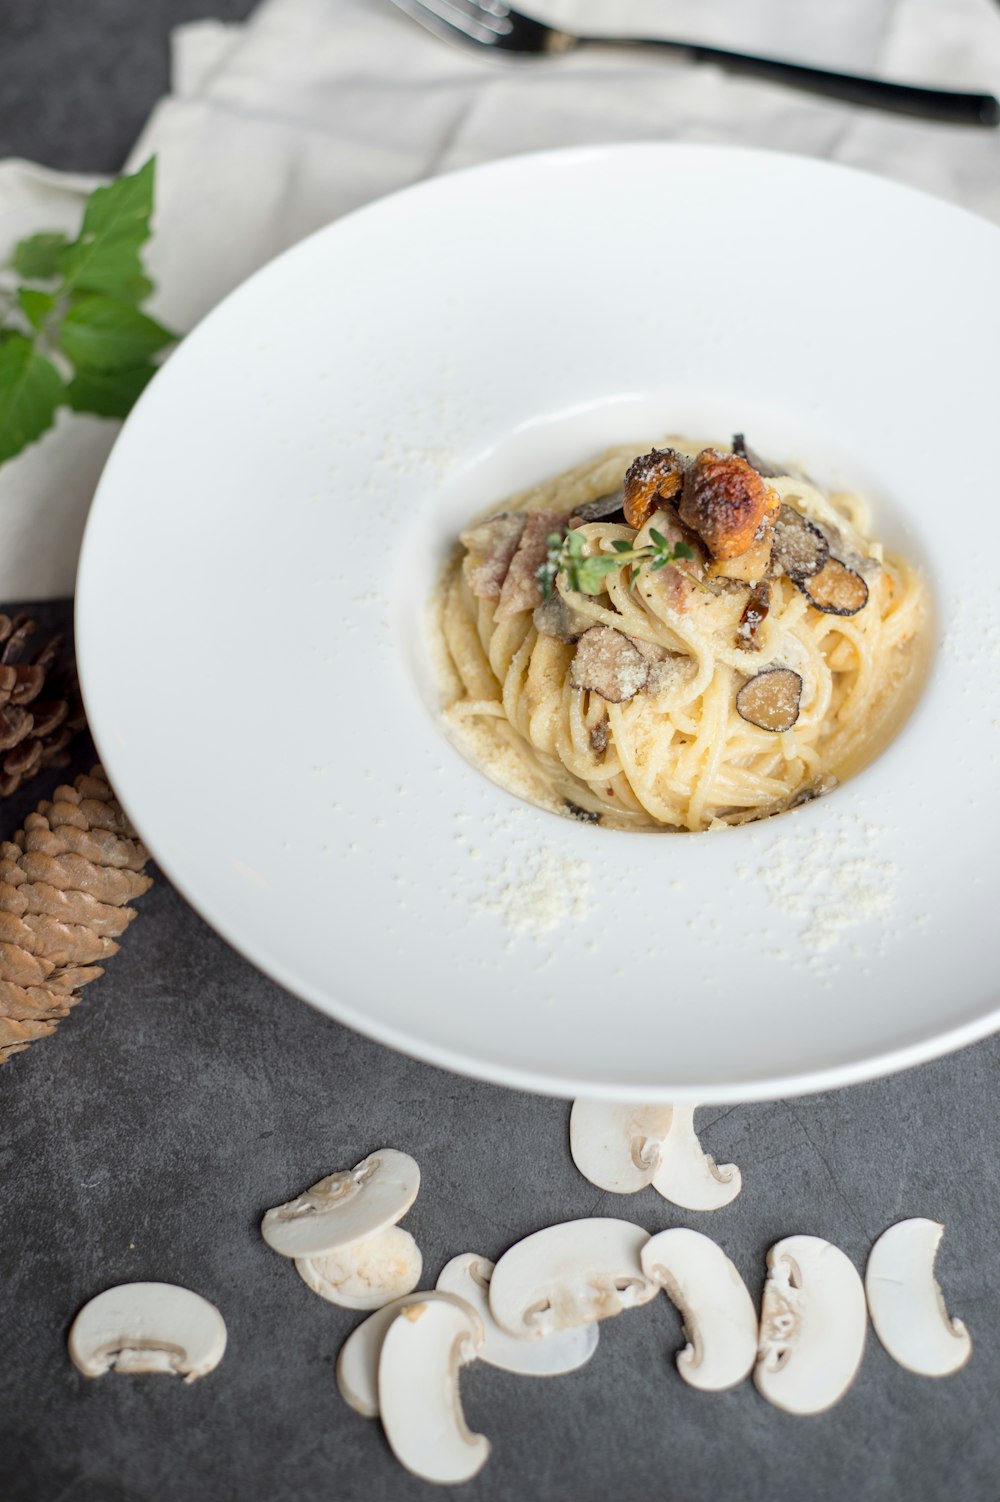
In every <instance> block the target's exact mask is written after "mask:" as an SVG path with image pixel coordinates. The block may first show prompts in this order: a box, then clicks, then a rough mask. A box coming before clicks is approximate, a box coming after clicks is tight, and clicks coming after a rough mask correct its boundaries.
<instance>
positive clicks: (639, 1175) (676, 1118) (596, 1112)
mask: <svg viewBox="0 0 1000 1502" xmlns="http://www.w3.org/2000/svg"><path fill="white" fill-rule="evenodd" d="M694 1113H695V1107H694V1106H680V1105H678V1106H636V1105H627V1104H619V1103H616V1102H609V1101H595V1100H577V1101H574V1102H573V1109H572V1111H571V1113H570V1118H569V1145H570V1152H571V1153H572V1154H573V1162H574V1163H575V1164H576V1166H577V1168H578V1169H579V1170H580V1172H581V1173H582V1174H583V1176H584V1178H585V1179H589V1180H590V1182H591V1183H592V1184H596V1185H597V1187H598V1189H606V1190H608V1191H609V1193H611V1194H635V1193H636V1192H637V1191H638V1190H640V1189H645V1187H646V1185H647V1184H652V1186H653V1188H654V1189H655V1190H656V1192H657V1193H658V1194H661V1195H662V1196H663V1198H664V1199H667V1200H670V1202H671V1204H674V1205H680V1206H682V1207H683V1208H684V1209H685V1210H718V1209H720V1208H721V1207H722V1206H723V1205H728V1204H729V1202H730V1201H731V1200H734V1199H735V1198H736V1196H737V1195H738V1194H739V1192H740V1190H741V1189H742V1187H743V1176H742V1174H741V1173H740V1171H739V1169H738V1168H737V1166H736V1164H735V1163H723V1164H722V1166H721V1167H719V1166H717V1164H716V1162H715V1159H714V1158H712V1157H710V1155H709V1154H708V1153H706V1152H705V1150H704V1148H703V1147H702V1145H701V1143H700V1142H699V1141H698V1137H697V1134H696V1132H695V1129H694Z"/></svg>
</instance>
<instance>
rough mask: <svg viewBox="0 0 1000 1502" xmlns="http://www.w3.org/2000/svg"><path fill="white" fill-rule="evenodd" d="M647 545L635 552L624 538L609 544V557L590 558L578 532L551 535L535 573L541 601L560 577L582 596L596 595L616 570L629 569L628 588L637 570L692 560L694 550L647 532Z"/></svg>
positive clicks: (605, 554) (654, 568)
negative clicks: (545, 551)
mask: <svg viewBox="0 0 1000 1502" xmlns="http://www.w3.org/2000/svg"><path fill="white" fill-rule="evenodd" d="M649 536H650V542H649V543H648V545H647V546H646V547H642V548H634V547H633V546H632V544H631V543H628V542H626V541H625V540H624V538H618V539H616V540H615V541H614V542H613V543H612V544H611V546H612V548H613V549H614V551H613V552H612V553H596V554H594V555H592V556H589V555H588V553H587V544H586V540H585V538H584V537H583V534H582V533H581V531H580V530H579V528H577V529H571V530H569V531H566V532H550V533H549V535H548V537H547V538H546V539H545V541H546V545H547V548H548V552H547V554H546V558H545V562H544V563H543V564H542V565H541V567H540V568H539V570H538V582H539V584H540V586H541V590H542V599H543V600H547V599H549V598H550V597H551V594H552V591H553V589H554V588H555V582H556V579H557V577H558V576H559V574H561V573H565V575H566V584H567V586H568V587H569V588H570V589H573V590H576V591H577V593H578V594H582V595H599V594H600V593H601V592H602V590H603V589H604V581H605V579H606V578H607V577H608V575H609V574H615V573H617V572H618V571H619V569H623V568H628V569H629V585H630V586H631V587H634V586H635V581H636V579H638V577H639V570H640V569H641V567H642V565H643V564H644V563H648V564H649V566H650V568H651V569H652V570H653V571H654V572H655V571H656V570H657V569H661V568H666V567H667V564H668V563H678V562H680V561H682V560H685V559H687V560H690V559H692V558H694V549H693V548H692V547H690V546H689V544H688V543H686V542H678V543H670V542H668V540H667V538H665V537H664V535H663V533H662V532H657V531H656V529H655V528H654V527H650V529H649Z"/></svg>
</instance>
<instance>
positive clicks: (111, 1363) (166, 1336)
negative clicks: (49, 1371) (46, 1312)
mask: <svg viewBox="0 0 1000 1502" xmlns="http://www.w3.org/2000/svg"><path fill="white" fill-rule="evenodd" d="M67 1344H68V1346H69V1354H70V1359H71V1360H72V1362H73V1365H74V1366H75V1367H76V1368H77V1369H78V1370H79V1371H81V1372H82V1373H83V1375H84V1376H85V1377H100V1376H103V1374H104V1373H105V1372H106V1371H109V1370H110V1369H112V1368H113V1369H114V1370H115V1371H116V1372H128V1373H138V1372H173V1373H176V1374H177V1375H178V1376H181V1377H183V1378H184V1381H185V1382H194V1381H195V1380H196V1379H197V1378H198V1377H204V1376H205V1374H206V1373H207V1372H210V1371H212V1370H213V1369H214V1368H215V1367H217V1366H218V1364H219V1362H220V1361H221V1360H222V1357H223V1353H224V1352H225V1349H226V1325H225V1321H224V1320H223V1318H222V1315H221V1314H220V1313H219V1311H218V1309H216V1307H215V1305H214V1304H210V1303H209V1302H208V1300H207V1299H203V1298H202V1297H201V1295H200V1294H198V1293H192V1292H191V1290H190V1289H189V1288H179V1287H177V1285H176V1284H174V1283H122V1284H121V1285H120V1286H119V1287H118V1288H108V1289H106V1290H105V1291H104V1293H99V1294H98V1295H97V1297H96V1298H93V1299H91V1300H90V1303H89V1304H84V1306H83V1308H82V1309H81V1310H80V1312H79V1314H78V1315H77V1317H76V1319H75V1320H74V1321H73V1323H72V1325H71V1326H70V1331H69V1336H68V1339H67Z"/></svg>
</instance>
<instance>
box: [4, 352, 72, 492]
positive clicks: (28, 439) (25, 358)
mask: <svg viewBox="0 0 1000 1502" xmlns="http://www.w3.org/2000/svg"><path fill="white" fill-rule="evenodd" d="M62 395H63V383H62V377H61V376H60V374H59V372H58V370H56V368H55V366H54V365H53V364H52V363H51V361H49V360H46V359H45V357H44V356H43V355H40V354H39V353H38V351H37V350H36V349H35V346H34V343H33V341H32V340H31V339H28V338H26V337H25V336H24V334H14V335H13V336H12V337H11V338H9V339H7V340H5V342H4V343H3V344H0V464H2V463H3V462H4V460H6V459H12V458H13V457H14V455H15V454H19V453H20V452H21V450H22V449H24V448H27V446H28V444H29V443H34V441H35V439H36V438H40V437H41V435H42V434H43V433H44V432H45V430H46V428H50V427H51V426H52V420H53V418H54V417H55V412H56V408H57V407H58V405H59V403H60V400H61V399H62Z"/></svg>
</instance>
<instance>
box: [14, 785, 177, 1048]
mask: <svg viewBox="0 0 1000 1502" xmlns="http://www.w3.org/2000/svg"><path fill="white" fill-rule="evenodd" d="M148 859H149V853H148V851H147V850H146V848H145V846H144V845H142V844H141V843H140V842H139V840H138V839H137V838H136V833H135V830H134V829H133V828H132V826H131V824H130V823H129V822H128V819H127V818H126V817H125V814H124V812H123V811H122V808H121V806H120V804H119V803H118V802H117V800H116V799H115V796H114V793H113V792H112V791H111V788H110V787H109V785H108V781H107V778H106V777H105V775H104V772H103V770H102V769H101V768H100V767H95V768H94V770H93V771H92V772H91V774H90V776H89V777H78V778H77V779H76V782H75V783H74V785H73V787H65V786H64V787H58V788H56V790H55V793H54V794H53V797H52V802H51V803H47V802H46V803H40V804H39V806H38V812H37V813H34V814H29V815H28V817H27V819H25V821H24V828H23V829H20V830H18V832H17V834H16V835H15V836H14V838H13V840H12V841H4V842H3V843H0V1064H2V1063H3V1062H4V1061H5V1060H6V1059H8V1058H9V1057H10V1056H11V1054H15V1053H19V1052H20V1051H21V1049H22V1048H27V1046H28V1044H29V1043H30V1042H32V1041H33V1039H35V1038H42V1037H44V1036H45V1035H46V1034H47V1033H52V1032H55V1028H56V1023H57V1021H58V1020H59V1018H61V1017H65V1016H66V1015H67V1013H68V1012H69V1009H70V1007H74V1006H76V1004H77V1002H78V1001H79V1000H80V997H79V995H78V994H77V993H78V991H79V989H80V987H81V986H85V985H87V984H88V983H89V982H90V981H92V980H96V979H97V977H98V976H99V975H103V974H104V970H103V967H102V965H101V963H100V962H101V961H103V960H106V959H108V958H110V956H111V955H113V954H116V953H117V951H118V945H117V944H116V943H115V942H114V941H115V939H116V938H117V937H118V936H119V935H120V934H121V933H123V932H124V931H125V929H126V928H127V927H128V925H129V924H130V923H131V922H132V919H133V918H134V917H135V908H133V907H128V906H126V904H127V903H129V902H131V901H132V899H133V898H135V897H141V896H142V894H143V892H146V891H148V890H149V888H150V887H151V886H152V884H153V881H152V877H150V876H144V875H143V874H142V872H143V867H144V866H145V864H146V862H147V861H148Z"/></svg>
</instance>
